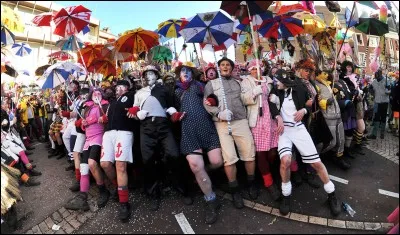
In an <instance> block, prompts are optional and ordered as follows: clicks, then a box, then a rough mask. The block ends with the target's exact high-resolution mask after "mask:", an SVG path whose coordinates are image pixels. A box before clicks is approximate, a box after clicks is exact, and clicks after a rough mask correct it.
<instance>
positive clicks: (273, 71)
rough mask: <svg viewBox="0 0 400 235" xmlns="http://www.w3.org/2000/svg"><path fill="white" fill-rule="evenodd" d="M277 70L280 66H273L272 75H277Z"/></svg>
mask: <svg viewBox="0 0 400 235" xmlns="http://www.w3.org/2000/svg"><path fill="white" fill-rule="evenodd" d="M276 71H278V68H273V69H272V70H271V74H272V76H273V75H275V73H276Z"/></svg>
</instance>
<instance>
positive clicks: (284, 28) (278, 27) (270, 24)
mask: <svg viewBox="0 0 400 235" xmlns="http://www.w3.org/2000/svg"><path fill="white" fill-rule="evenodd" d="M258 32H259V33H260V34H261V35H263V36H264V37H266V38H276V39H278V38H289V37H293V36H296V35H297V34H300V33H302V32H303V24H302V21H301V20H299V19H296V18H293V17H289V16H283V15H280V16H275V17H274V18H273V19H268V20H265V21H264V22H263V23H262V24H261V26H260V28H259V29H258Z"/></svg>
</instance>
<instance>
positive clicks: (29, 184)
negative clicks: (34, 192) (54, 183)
mask: <svg viewBox="0 0 400 235" xmlns="http://www.w3.org/2000/svg"><path fill="white" fill-rule="evenodd" d="M23 185H24V186H25V187H32V186H38V185H40V182H38V181H35V180H34V179H33V178H29V179H28V181H26V182H25V183H24V184H23Z"/></svg>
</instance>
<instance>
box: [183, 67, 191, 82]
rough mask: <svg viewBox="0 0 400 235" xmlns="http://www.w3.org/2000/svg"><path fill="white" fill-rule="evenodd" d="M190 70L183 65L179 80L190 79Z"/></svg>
mask: <svg viewBox="0 0 400 235" xmlns="http://www.w3.org/2000/svg"><path fill="white" fill-rule="evenodd" d="M192 76H193V73H192V70H191V69H189V68H186V67H183V68H182V70H181V73H180V78H181V82H183V83H187V82H190V81H192Z"/></svg>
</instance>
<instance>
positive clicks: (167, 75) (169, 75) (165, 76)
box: [162, 72, 175, 81]
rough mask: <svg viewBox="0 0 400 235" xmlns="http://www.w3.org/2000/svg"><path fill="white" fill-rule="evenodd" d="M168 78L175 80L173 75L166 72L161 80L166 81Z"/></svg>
mask: <svg viewBox="0 0 400 235" xmlns="http://www.w3.org/2000/svg"><path fill="white" fill-rule="evenodd" d="M168 77H172V78H173V79H174V80H175V74H173V73H170V72H166V73H165V74H164V76H163V77H162V80H163V81H165V79H167V78H168Z"/></svg>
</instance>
